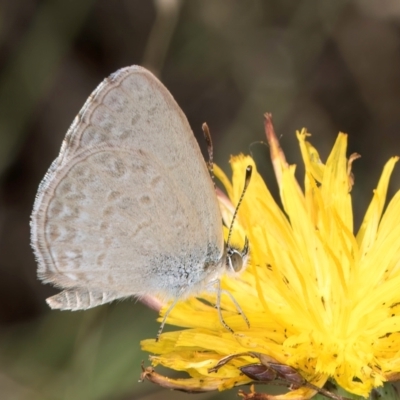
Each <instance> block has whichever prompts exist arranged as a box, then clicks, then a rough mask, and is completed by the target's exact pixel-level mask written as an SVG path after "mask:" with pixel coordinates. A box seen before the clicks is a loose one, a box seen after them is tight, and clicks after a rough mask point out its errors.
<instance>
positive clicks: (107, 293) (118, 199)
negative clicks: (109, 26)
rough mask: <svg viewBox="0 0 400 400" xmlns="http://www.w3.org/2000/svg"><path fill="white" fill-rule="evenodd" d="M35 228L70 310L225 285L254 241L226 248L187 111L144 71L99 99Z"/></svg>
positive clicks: (108, 84) (47, 271) (48, 275)
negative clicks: (223, 277) (238, 247)
mask: <svg viewBox="0 0 400 400" xmlns="http://www.w3.org/2000/svg"><path fill="white" fill-rule="evenodd" d="M31 232H32V233H31V235H32V247H33V249H34V252H35V255H36V258H37V261H38V276H39V278H40V279H41V280H43V281H44V282H49V283H52V284H54V285H55V286H57V287H59V288H62V289H64V290H63V291H62V292H61V293H59V294H57V295H55V296H52V297H50V298H48V299H47V303H48V304H49V305H50V307H51V308H55V309H62V310H83V309H88V308H91V307H95V306H98V305H101V304H104V303H108V302H110V301H112V300H115V299H121V298H126V297H129V296H135V297H138V298H141V297H145V296H149V295H150V296H157V297H158V298H160V299H162V300H163V301H168V300H175V302H176V301H177V300H180V299H184V298H187V297H189V296H192V295H196V294H198V293H199V292H201V291H202V290H205V289H206V288H207V287H208V286H209V285H210V284H213V283H214V282H217V284H218V287H219V277H220V276H221V275H222V274H224V273H225V272H226V271H229V270H234V271H239V270H241V269H243V268H244V267H245V263H246V261H245V260H246V257H247V253H248V245H247V243H246V245H245V248H244V249H243V251H238V250H235V249H234V248H232V247H231V246H230V245H226V244H225V243H224V237H223V226H222V218H221V212H220V210H219V206H218V201H217V197H216V194H215V188H214V184H213V181H212V179H211V177H210V173H209V169H208V167H207V165H206V163H205V161H204V159H203V156H202V154H201V151H200V148H199V146H198V143H197V142H196V139H195V137H194V135H193V133H192V131H191V129H190V126H189V123H188V121H187V119H186V117H185V115H184V114H183V112H182V110H181V109H180V108H179V106H178V104H177V103H176V102H175V100H174V98H173V97H172V95H171V94H170V93H169V91H168V90H167V89H166V88H165V87H164V86H163V84H162V83H161V82H160V81H159V80H158V79H157V78H156V77H155V76H154V75H153V74H151V73H150V72H149V71H147V70H145V69H144V68H141V67H138V66H132V67H127V68H123V69H120V70H119V71H117V72H116V73H114V74H112V75H111V76H110V77H109V78H106V79H105V80H104V81H103V82H102V83H101V84H100V85H99V86H98V87H97V89H96V90H95V91H94V92H93V93H92V94H91V95H90V96H89V98H88V100H87V101H86V103H85V104H84V106H83V108H82V110H81V111H80V112H79V114H78V116H77V117H76V118H75V120H74V122H73V123H72V125H71V127H70V128H69V130H68V132H67V134H66V137H65V139H64V141H63V143H62V146H61V151H60V154H59V155H58V157H57V159H56V160H55V161H54V162H53V163H52V165H51V166H50V168H49V170H48V171H47V173H46V175H45V177H44V179H43V181H42V182H41V184H40V186H39V190H38V193H37V197H36V201H35V204H34V208H33V213H32V219H31ZM220 294H221V290H220V289H218V298H219V296H220ZM217 303H219V300H218V301H217ZM218 307H219V304H217V308H218ZM238 310H240V308H238ZM219 315H220V320H221V322H222V323H223V324H224V325H225V327H226V328H227V329H230V328H229V327H228V326H227V325H226V323H225V322H224V321H223V318H222V316H221V312H220V309H219ZM164 322H165V320H164ZM162 326H163V325H162ZM161 329H162V328H161Z"/></svg>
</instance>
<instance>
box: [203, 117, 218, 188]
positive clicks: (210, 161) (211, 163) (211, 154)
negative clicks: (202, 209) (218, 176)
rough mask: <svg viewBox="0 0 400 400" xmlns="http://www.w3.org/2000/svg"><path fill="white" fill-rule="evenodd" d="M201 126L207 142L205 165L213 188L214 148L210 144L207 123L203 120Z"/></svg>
mask: <svg viewBox="0 0 400 400" xmlns="http://www.w3.org/2000/svg"><path fill="white" fill-rule="evenodd" d="M201 128H202V129H203V134H204V138H205V139H206V143H207V151H208V162H207V167H208V170H209V172H210V175H211V179H212V181H213V184H214V188H215V178H214V148H213V144H212V140H211V133H210V129H209V128H208V125H207V123H206V122H204V124H203V125H202V126H201Z"/></svg>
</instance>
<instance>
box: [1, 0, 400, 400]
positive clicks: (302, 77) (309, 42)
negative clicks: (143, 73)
mask: <svg viewBox="0 0 400 400" xmlns="http://www.w3.org/2000/svg"><path fill="white" fill-rule="evenodd" d="M131 64H139V65H143V66H145V67H147V68H149V69H151V70H152V71H153V72H154V73H156V74H157V75H158V76H159V77H160V79H161V80H162V81H163V83H164V84H165V85H166V86H167V88H168V89H169V90H170V91H171V93H172V94H173V95H174V97H175V98H176V100H177V101H178V103H179V104H180V106H181V107H182V109H183V111H184V112H185V113H186V115H187V117H188V119H189V122H190V124H191V126H192V128H193V130H194V132H195V134H196V136H197V137H198V138H199V142H200V143H201V146H202V147H203V149H204V148H205V146H204V140H203V138H202V133H201V124H202V123H203V122H204V121H207V122H208V124H209V126H210V129H211V133H212V136H213V140H214V151H215V159H216V162H217V163H218V164H219V165H220V166H221V167H222V168H223V169H224V170H225V171H226V172H227V173H229V163H228V160H229V156H230V155H231V154H237V153H240V152H244V153H249V152H250V151H251V152H252V154H253V155H254V157H255V158H256V161H257V163H258V165H259V168H260V170H261V171H262V173H263V174H264V176H265V179H266V180H267V182H269V183H270V185H271V187H272V189H273V190H275V189H276V187H275V183H274V181H273V174H272V169H271V165H270V163H269V162H268V148H267V146H265V145H263V144H258V143H255V142H259V141H263V140H265V137H264V132H263V113H264V112H267V111H268V112H271V113H272V114H273V117H274V123H275V129H276V131H277V133H278V135H279V136H280V138H281V144H282V146H283V148H284V150H285V153H286V156H287V159H288V161H289V162H290V163H296V164H298V166H299V167H298V169H299V171H298V173H299V177H300V179H302V178H301V163H300V157H299V149H298V145H297V141H296V138H295V131H296V129H301V128H302V127H307V128H308V130H309V131H310V132H311V133H312V134H313V136H312V139H311V140H312V143H313V144H314V145H315V146H316V147H317V148H318V149H319V151H320V154H321V157H322V159H323V160H325V159H326V157H327V155H328V154H329V150H330V148H331V146H332V145H333V143H334V140H335V138H336V135H337V133H338V132H339V131H343V132H346V133H348V134H349V153H352V152H358V153H360V154H361V155H362V158H361V159H360V160H357V161H356V162H355V164H354V168H353V171H354V173H355V177H356V186H355V187H354V189H353V199H354V208H355V216H356V218H355V225H356V229H357V225H358V224H359V223H360V219H361V216H362V215H363V213H364V212H365V209H366V207H367V205H368V202H369V200H370V199H371V195H372V190H373V188H374V187H375V186H376V183H377V180H378V177H379V175H380V173H381V170H382V167H383V165H384V163H385V162H386V160H387V159H388V158H389V157H390V156H392V155H396V154H397V155H400V2H399V1H398V0H297V1H291V0H247V1H241V0H220V1H215V0H190V1H188V0H186V1H185V0H153V1H150V0H149V1H144V0H114V1H110V0H97V1H96V0H68V1H67V0H47V1H39V0H16V1H12V0H0V398H1V399H7V400H9V399H13V400H14V399H50V400H52V399H85V400H86V399H89V400H90V399H99V400H106V399H112V400H114V399H117V400H128V399H148V400H150V399H158V398H160V397H162V398H164V399H169V398H171V399H172V398H173V399H189V398H192V397H193V395H189V394H184V393H175V392H168V391H165V390H163V389H159V388H158V387H156V386H154V385H152V384H150V383H148V382H145V383H141V384H139V383H138V378H139V375H140V363H141V360H146V361H147V358H148V355H147V354H144V353H142V352H140V345H139V341H140V340H142V339H144V338H149V337H154V336H155V334H156V332H157V329H158V323H157V322H156V321H155V319H156V317H157V315H156V313H155V312H153V311H151V310H148V309H146V308H145V307H144V306H142V305H140V304H137V303H135V301H125V302H121V303H116V304H111V305H108V306H102V307H98V308H96V309H93V310H89V311H85V312H75V313H72V312H57V311H50V310H49V308H48V307H47V305H46V303H45V298H46V297H48V296H50V295H52V294H54V293H56V292H57V291H56V290H55V289H53V288H51V287H50V286H48V285H47V286H45V285H42V284H41V283H40V282H38V281H37V279H36V263H35V260H34V257H33V254H32V251H31V248H30V245H29V217H30V213H31V209H32V205H33V201H34V197H35V193H36V190H37V187H38V184H39V182H40V180H41V179H42V178H43V176H44V174H45V172H46V170H47V169H48V167H49V166H50V163H51V162H52V160H53V159H54V158H56V156H57V154H58V151H59V148H60V145H61V142H62V139H63V137H64V135H65V132H66V131H67V129H68V127H69V125H70V123H71V122H72V120H73V118H74V117H75V115H76V114H77V113H78V111H79V109H80V108H81V106H82V105H83V103H84V101H85V100H86V98H87V97H88V96H89V94H90V93H91V91H92V90H93V89H94V88H95V87H96V85H97V84H99V83H100V82H101V80H102V79H103V78H104V77H106V76H107V75H109V74H110V73H112V72H114V71H115V70H117V69H119V68H121V67H124V66H127V65H131ZM391 187H392V192H391V193H392V194H393V193H394V191H397V190H398V189H399V187H400V175H399V171H397V172H395V173H394V176H393V180H392V186H391ZM236 393H237V390H236V389H234V390H232V391H230V392H228V393H208V394H203V395H196V399H201V400H203V399H214V398H215V399H224V398H225V399H227V398H235V397H236V396H237V394H236Z"/></svg>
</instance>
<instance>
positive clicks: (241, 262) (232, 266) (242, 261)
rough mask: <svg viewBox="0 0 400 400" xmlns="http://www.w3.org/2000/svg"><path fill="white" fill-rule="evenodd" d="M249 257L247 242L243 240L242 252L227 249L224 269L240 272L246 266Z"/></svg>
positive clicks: (231, 248)
mask: <svg viewBox="0 0 400 400" xmlns="http://www.w3.org/2000/svg"><path fill="white" fill-rule="evenodd" d="M248 255H249V240H248V239H247V237H246V239H245V243H244V247H243V250H242V251H239V250H237V249H235V248H233V247H229V248H228V250H227V252H226V267H227V270H228V271H231V272H240V271H241V270H242V269H243V268H244V267H245V266H246V264H247V257H248Z"/></svg>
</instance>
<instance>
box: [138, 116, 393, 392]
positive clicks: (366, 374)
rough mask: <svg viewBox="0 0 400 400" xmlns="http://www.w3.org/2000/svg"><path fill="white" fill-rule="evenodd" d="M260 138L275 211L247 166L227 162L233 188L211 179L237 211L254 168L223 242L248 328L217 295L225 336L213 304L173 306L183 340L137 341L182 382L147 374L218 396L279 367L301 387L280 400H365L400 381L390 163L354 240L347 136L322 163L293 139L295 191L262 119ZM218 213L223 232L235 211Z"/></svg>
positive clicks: (227, 283)
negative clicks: (232, 259)
mask: <svg viewBox="0 0 400 400" xmlns="http://www.w3.org/2000/svg"><path fill="white" fill-rule="evenodd" d="M266 132H267V138H268V142H269V145H270V149H271V158H272V163H273V166H274V170H275V175H276V177H277V181H278V185H279V190H280V201H281V204H282V206H280V205H278V203H277V201H275V200H274V198H273V197H272V195H271V193H270V191H269V190H268V187H267V186H266V184H265V183H264V181H263V179H262V178H261V176H260V175H259V174H258V173H257V171H256V166H255V164H254V161H253V160H252V159H251V158H250V157H247V156H242V155H241V156H237V157H232V159H231V166H232V170H233V176H232V183H231V182H230V181H229V180H228V178H227V177H226V176H225V175H224V174H223V173H222V171H221V170H219V169H217V170H216V175H217V177H218V178H219V179H220V180H221V181H222V183H223V184H224V186H225V188H226V191H227V193H228V196H229V199H230V202H231V203H232V204H234V205H235V204H236V203H237V201H238V199H239V197H240V194H241V191H242V189H243V185H244V179H245V172H244V171H245V169H246V167H247V166H248V165H252V166H253V176H252V178H251V182H250V184H249V187H248V189H247V192H246V195H245V197H244V200H243V203H242V205H241V207H240V210H239V216H238V221H237V223H236V224H235V225H236V228H235V229H234V235H233V243H234V244H235V243H236V244H237V245H238V247H239V248H241V247H242V245H243V242H244V239H245V237H246V236H247V237H248V239H249V242H250V250H251V255H250V262H249V266H248V268H247V269H246V271H244V272H243V273H242V274H241V276H240V277H239V278H237V279H235V278H232V277H224V278H223V279H222V287H223V289H224V290H226V291H228V292H229V293H230V294H231V295H232V296H233V297H234V298H235V299H236V301H237V302H238V303H239V304H240V307H241V308H242V310H243V312H244V313H245V315H246V317H247V318H248V319H249V321H250V327H247V326H246V324H245V322H244V320H243V319H242V318H241V316H240V315H238V313H237V310H236V308H235V305H234V304H233V303H232V301H231V299H230V298H229V296H227V295H225V294H224V295H222V300H221V307H222V309H223V311H222V312H223V316H224V319H225V321H226V323H227V324H228V325H229V326H230V327H231V328H232V329H233V331H234V333H231V332H229V331H227V330H226V329H225V328H224V327H223V326H222V325H221V324H220V323H219V319H218V313H217V311H216V310H215V308H214V307H213V304H215V301H216V300H215V294H214V293H211V294H210V293H205V294H204V295H202V296H201V298H202V299H203V300H205V301H202V300H200V299H197V298H190V299H188V300H186V301H184V302H180V303H178V304H177V305H176V307H175V308H174V309H173V310H172V312H171V314H170V316H169V318H168V323H169V324H171V325H176V326H180V327H183V328H185V329H183V330H178V331H175V332H168V333H164V334H162V335H161V337H160V340H159V342H156V341H154V340H145V341H143V342H142V347H143V349H144V350H146V351H149V352H152V353H154V354H156V355H155V356H152V358H151V359H152V362H153V364H154V365H157V364H162V365H164V366H166V367H169V368H172V369H174V370H179V371H186V372H187V373H189V375H190V376H191V378H188V379H187V380H184V379H182V380H168V381H166V380H163V378H162V377H160V376H159V375H157V374H156V373H155V372H153V373H152V374H153V375H151V373H150V372H149V371H148V375H151V376H150V379H151V380H154V381H157V379H159V383H161V384H164V386H168V385H170V387H173V388H180V389H183V390H187V391H203V390H215V389H218V390H223V389H227V388H231V387H233V386H238V385H242V384H247V383H250V382H253V381H257V377H256V376H255V375H254V374H253V375H252V374H251V373H250V374H249V373H248V372H249V368H248V366H249V365H252V364H257V363H258V364H260V365H261V372H263V371H264V370H265V371H267V372H268V370H271V368H272V370H274V368H273V366H274V365H278V366H279V365H280V366H284V367H287V368H289V370H290V371H295V372H296V373H297V374H298V377H300V381H299V382H300V383H298V385H297V386H296V385H292V388H294V389H295V390H294V391H292V392H289V393H287V394H286V395H283V397H282V396H280V398H309V397H311V396H312V395H314V394H315V393H316V387H317V388H322V387H323V385H324V384H325V383H326V381H327V380H328V379H330V380H332V381H334V382H336V383H337V384H338V385H339V386H340V387H342V388H343V389H345V390H346V391H347V392H348V393H353V394H357V395H361V396H368V395H369V393H370V392H371V390H372V389H374V388H377V387H379V386H381V385H382V384H383V383H384V382H385V381H390V380H394V379H395V378H396V379H397V377H398V376H399V373H400V191H399V192H397V193H396V195H395V196H394V197H393V198H392V199H391V200H390V202H389V204H388V205H387V207H386V209H385V201H386V194H387V188H388V183H389V178H390V175H391V172H392V170H393V168H394V165H395V163H396V161H397V158H396V157H394V158H392V159H390V160H389V161H388V162H387V163H386V165H385V166H384V169H383V172H382V175H381V178H380V180H379V183H378V185H377V188H376V190H375V191H374V194H373V197H372V200H371V202H370V205H369V207H368V210H367V212H366V214H365V217H364V219H363V221H362V224H361V226H360V228H359V229H358V232H357V233H354V227H353V206H354V205H353V204H352V197H351V187H352V185H353V177H352V174H351V162H352V161H353V159H354V158H356V156H350V158H349V159H347V158H346V149H347V136H346V135H345V134H342V133H340V134H339V136H338V137H337V140H336V143H335V144H334V146H333V149H332V151H331V153H330V155H329V157H328V159H327V161H326V163H325V164H324V163H323V162H322V161H321V160H320V157H319V155H318V152H317V150H316V149H315V148H314V147H313V146H312V145H311V144H310V143H309V141H308V137H309V134H308V133H307V132H306V131H305V130H302V131H301V132H297V139H298V142H299V145H300V150H301V154H302V158H303V161H304V165H305V178H304V190H302V189H301V186H300V185H299V184H298V182H297V181H296V178H295V166H293V165H289V164H288V163H287V162H286V160H285V157H284V155H283V152H282V150H281V149H280V147H279V143H278V141H277V139H276V136H275V134H274V132H273V128H272V123H271V119H270V117H269V116H268V115H267V116H266ZM220 204H221V209H222V214H223V217H224V219H225V220H227V221H228V225H229V220H230V218H231V217H232V210H233V208H234V207H233V206H232V205H231V204H230V203H229V202H227V201H226V199H224V198H223V197H221V202H220ZM166 308H167V307H164V309H163V312H165V310H166ZM224 358H225V359H224ZM221 359H222V360H224V361H222V362H221ZM219 362H221V363H220V365H218V363H219ZM216 365H217V366H218V367H217V368H215V366H216ZM271 366H272V367H271ZM263 367H264V369H263ZM246 368H247V369H246ZM254 368H255V367H254ZM257 368H258V367H257ZM252 371H253V370H252ZM279 371H280V370H278V372H276V371H275V370H274V372H276V374H278V377H279V378H284V379H286V380H287V381H288V382H289V383H293V382H292V381H290V379H289V378H288V376H289V374H288V373H287V375H286V376H285V373H284V372H283V373H281V372H279ZM258 372H259V370H258V369H257V373H258ZM276 374H275V375H274V376H272V378H274V377H277V375H276ZM265 376H266V375H263V377H265ZM165 379H167V378H165ZM296 379H297V377H296ZM262 380H264V378H263V379H262ZM166 382H168V384H166ZM314 385H315V387H314Z"/></svg>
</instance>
